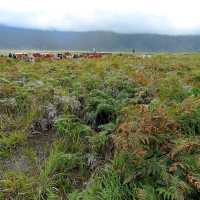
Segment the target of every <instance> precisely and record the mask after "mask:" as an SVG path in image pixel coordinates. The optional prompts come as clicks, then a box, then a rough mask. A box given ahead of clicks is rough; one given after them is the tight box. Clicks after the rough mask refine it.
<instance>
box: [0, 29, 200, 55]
mask: <svg viewBox="0 0 200 200" xmlns="http://www.w3.org/2000/svg"><path fill="white" fill-rule="evenodd" d="M93 48H96V49H97V50H98V51H130V50H131V49H136V51H145V52H191V51H200V36H199V35H187V36H170V35H159V34H122V33H114V32H109V31H89V32H73V31H66V32H64V31H50V30H36V29H25V28H14V27H9V26H4V25H0V49H41V50H42V49H47V50H58V49H69V50H92V49H93Z"/></svg>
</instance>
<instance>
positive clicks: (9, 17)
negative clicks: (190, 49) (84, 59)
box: [0, 0, 200, 34]
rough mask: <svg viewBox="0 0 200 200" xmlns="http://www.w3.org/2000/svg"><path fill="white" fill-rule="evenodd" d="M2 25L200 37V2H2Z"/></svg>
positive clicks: (171, 0) (21, 0)
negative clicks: (199, 35) (197, 35)
mask: <svg viewBox="0 0 200 200" xmlns="http://www.w3.org/2000/svg"><path fill="white" fill-rule="evenodd" d="M0 24H5V25H12V26H20V27H30V28H41V29H58V30H73V31H88V30H111V31H116V32H123V33H141V32H142V33H144V32H145V33H146V32H148V33H162V34H200V0H0Z"/></svg>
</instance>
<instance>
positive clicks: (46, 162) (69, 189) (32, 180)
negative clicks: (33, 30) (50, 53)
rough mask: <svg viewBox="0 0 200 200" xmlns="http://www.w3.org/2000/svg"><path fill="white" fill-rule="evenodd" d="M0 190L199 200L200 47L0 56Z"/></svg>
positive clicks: (44, 195)
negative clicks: (147, 53)
mask: <svg viewBox="0 0 200 200" xmlns="http://www.w3.org/2000/svg"><path fill="white" fill-rule="evenodd" d="M0 199H7V200H12V199H14V200H29V199H30V200H32V199H40V200H46V199H48V200H54V199H58V200H59V199H63V200H64V199H70V200H79V199H80V200H96V199H97V200H126V199H127V200H129V199H134V200H184V199H185V200H198V199H200V54H190V55H189V54H188V55H184V54H176V55H175V54H162V55H161V54H160V55H159V54H155V55H153V56H152V57H151V58H139V57H136V56H134V55H122V56H120V55H110V56H105V57H103V58H102V59H98V60H87V59H82V60H60V61H53V62H52V61H51V62H50V61H49V62H48V61H40V62H35V63H29V62H23V61H16V60H12V59H9V58H7V57H4V56H2V57H0Z"/></svg>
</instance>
